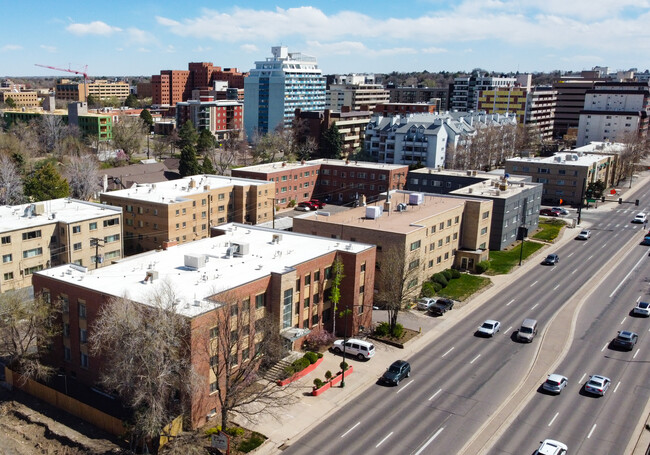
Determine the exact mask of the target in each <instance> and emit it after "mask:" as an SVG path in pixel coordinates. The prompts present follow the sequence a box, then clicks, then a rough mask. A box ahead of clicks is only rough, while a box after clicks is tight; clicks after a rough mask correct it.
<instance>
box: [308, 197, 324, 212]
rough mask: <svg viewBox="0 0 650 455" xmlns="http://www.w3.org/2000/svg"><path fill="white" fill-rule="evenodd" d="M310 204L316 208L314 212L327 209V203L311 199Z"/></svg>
mask: <svg viewBox="0 0 650 455" xmlns="http://www.w3.org/2000/svg"><path fill="white" fill-rule="evenodd" d="M309 204H311V205H312V206H313V207H314V210H316V209H322V208H323V207H325V203H324V202H321V201H319V200H318V199H311V200H310V201H309Z"/></svg>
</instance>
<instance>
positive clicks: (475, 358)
mask: <svg viewBox="0 0 650 455" xmlns="http://www.w3.org/2000/svg"><path fill="white" fill-rule="evenodd" d="M479 357H481V354H479V355H477V356H476V357H474V358H473V359H472V361H471V362H470V363H469V364H470V365H471V364H473V363H474V361H475V360H477V359H478V358H479Z"/></svg>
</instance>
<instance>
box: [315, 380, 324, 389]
mask: <svg viewBox="0 0 650 455" xmlns="http://www.w3.org/2000/svg"><path fill="white" fill-rule="evenodd" d="M323 385H324V383H323V381H322V380H321V378H316V379H314V387H316V388H317V389H320V388H321V387H323Z"/></svg>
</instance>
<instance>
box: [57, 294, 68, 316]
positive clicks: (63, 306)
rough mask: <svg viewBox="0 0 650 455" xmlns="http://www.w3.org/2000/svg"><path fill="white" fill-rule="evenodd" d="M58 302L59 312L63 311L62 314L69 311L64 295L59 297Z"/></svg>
mask: <svg viewBox="0 0 650 455" xmlns="http://www.w3.org/2000/svg"><path fill="white" fill-rule="evenodd" d="M59 300H60V301H61V311H63V312H64V313H67V312H68V311H70V305H69V300H68V296H67V295H65V294H61V295H59Z"/></svg>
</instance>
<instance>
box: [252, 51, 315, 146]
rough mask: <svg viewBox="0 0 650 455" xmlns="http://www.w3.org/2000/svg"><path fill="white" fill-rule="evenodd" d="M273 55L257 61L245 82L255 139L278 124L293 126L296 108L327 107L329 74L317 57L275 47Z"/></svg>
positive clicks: (308, 109) (312, 109)
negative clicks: (326, 92)
mask: <svg viewBox="0 0 650 455" xmlns="http://www.w3.org/2000/svg"><path fill="white" fill-rule="evenodd" d="M271 54H272V55H273V56H272V57H267V58H266V60H262V61H257V62H255V68H254V69H251V71H250V75H249V76H248V77H247V78H246V79H245V81H244V93H245V98H244V127H245V128H246V135H247V136H248V138H249V139H251V138H252V137H253V136H254V135H255V134H256V133H259V134H266V133H268V132H269V131H273V130H274V129H275V128H277V127H278V126H280V127H285V128H287V127H289V126H291V122H292V121H293V119H294V116H295V110H296V109H297V108H300V109H301V110H302V111H322V110H323V109H325V77H324V76H323V74H322V71H321V70H320V69H319V68H318V62H317V61H316V59H315V58H314V57H309V56H307V55H303V54H301V53H297V52H291V53H290V52H289V50H288V48H287V47H285V46H274V47H272V48H271Z"/></svg>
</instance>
